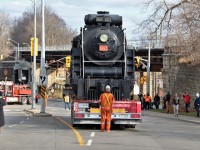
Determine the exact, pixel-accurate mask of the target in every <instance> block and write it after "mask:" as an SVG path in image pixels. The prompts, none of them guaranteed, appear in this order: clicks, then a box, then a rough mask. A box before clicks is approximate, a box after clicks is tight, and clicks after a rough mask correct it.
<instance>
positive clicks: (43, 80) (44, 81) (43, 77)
mask: <svg viewBox="0 0 200 150" xmlns="http://www.w3.org/2000/svg"><path fill="white" fill-rule="evenodd" d="M47 84H48V76H47V73H46V68H45V67H44V66H43V67H42V70H41V74H40V85H47Z"/></svg>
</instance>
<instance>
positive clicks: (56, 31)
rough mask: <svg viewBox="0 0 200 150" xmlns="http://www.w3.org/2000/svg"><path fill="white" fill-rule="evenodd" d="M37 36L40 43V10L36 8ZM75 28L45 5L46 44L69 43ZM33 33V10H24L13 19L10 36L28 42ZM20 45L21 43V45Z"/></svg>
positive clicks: (21, 41)
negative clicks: (18, 16)
mask: <svg viewBox="0 0 200 150" xmlns="http://www.w3.org/2000/svg"><path fill="white" fill-rule="evenodd" d="M36 14H37V37H38V39H39V44H41V20H42V19H41V10H40V9H37V13H36ZM76 33H77V32H76V30H73V29H72V28H71V27H69V26H68V25H67V24H66V23H65V21H64V20H63V19H62V18H61V17H59V16H58V15H57V14H56V13H55V12H54V11H53V10H52V9H51V8H50V7H49V6H46V7H45V36H46V46H55V45H67V44H71V40H72V38H73V37H74V36H75V35H76ZM33 35H34V11H33V10H30V11H26V12H24V13H23V15H22V17H20V18H18V19H16V20H15V21H14V26H13V32H12V35H11V36H12V38H13V39H14V40H16V41H18V42H19V43H20V44H22V43H30V38H31V37H33ZM21 46H22V45H21Z"/></svg>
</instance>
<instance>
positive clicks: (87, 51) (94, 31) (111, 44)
mask: <svg viewBox="0 0 200 150" xmlns="http://www.w3.org/2000/svg"><path fill="white" fill-rule="evenodd" d="M71 57H72V64H71V85H72V89H73V92H74V93H75V95H76V96H77V98H78V99H83V100H98V99H99V96H100V94H101V93H102V92H103V91H104V88H105V86H106V85H110V86H111V88H112V90H111V91H112V93H113V94H114V96H115V99H116V100H127V99H130V93H131V91H132V89H133V81H134V51H133V49H128V48H127V47H126V37H125V33H124V29H123V28H122V16H119V15H115V14H109V12H106V11H98V12H97V14H88V15H86V16H85V26H84V27H83V28H81V33H80V35H78V36H76V37H75V38H74V39H73V41H72V50H71Z"/></svg>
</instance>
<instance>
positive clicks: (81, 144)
mask: <svg viewBox="0 0 200 150" xmlns="http://www.w3.org/2000/svg"><path fill="white" fill-rule="evenodd" d="M55 118H57V119H58V120H60V121H61V122H62V123H64V124H65V125H67V126H68V127H69V128H71V129H72V130H73V131H74V133H75V134H76V137H77V139H78V142H79V144H80V146H85V140H84V138H83V137H82V136H81V134H80V133H79V132H78V131H77V130H76V129H75V128H73V127H72V126H71V125H70V124H68V123H67V122H65V121H64V120H62V119H61V118H59V117H55Z"/></svg>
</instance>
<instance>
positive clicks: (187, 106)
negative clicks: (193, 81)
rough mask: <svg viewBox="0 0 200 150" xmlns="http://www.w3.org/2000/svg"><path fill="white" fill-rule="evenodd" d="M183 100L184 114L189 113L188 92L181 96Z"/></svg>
mask: <svg viewBox="0 0 200 150" xmlns="http://www.w3.org/2000/svg"><path fill="white" fill-rule="evenodd" d="M183 99H184V102H185V112H186V113H189V110H188V108H189V107H190V96H189V94H188V92H185V93H184V94H183Z"/></svg>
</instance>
